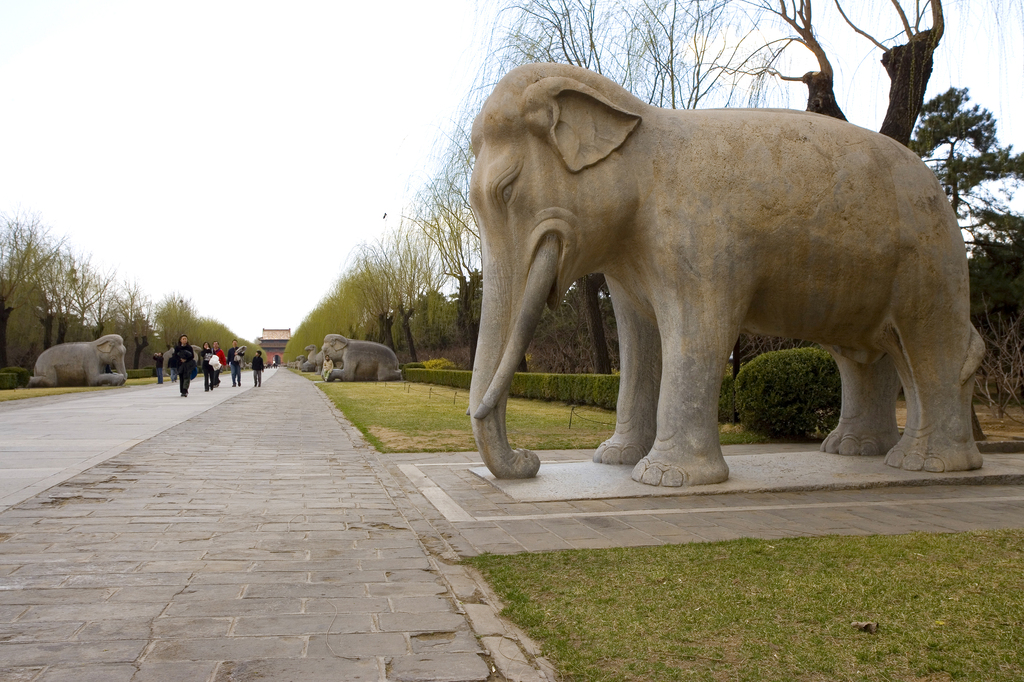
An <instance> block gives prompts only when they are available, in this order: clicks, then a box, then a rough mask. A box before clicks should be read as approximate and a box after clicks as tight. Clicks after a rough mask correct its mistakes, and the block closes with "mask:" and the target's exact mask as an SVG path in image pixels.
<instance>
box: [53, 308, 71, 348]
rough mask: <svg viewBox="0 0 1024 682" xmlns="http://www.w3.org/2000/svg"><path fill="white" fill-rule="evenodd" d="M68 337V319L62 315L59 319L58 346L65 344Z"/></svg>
mask: <svg viewBox="0 0 1024 682" xmlns="http://www.w3.org/2000/svg"><path fill="white" fill-rule="evenodd" d="M67 335H68V318H66V317H64V316H63V315H61V316H60V317H58V318H57V340H56V344H57V345H60V344H62V343H64V339H66V338H67Z"/></svg>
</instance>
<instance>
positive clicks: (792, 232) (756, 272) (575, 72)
mask: <svg viewBox="0 0 1024 682" xmlns="http://www.w3.org/2000/svg"><path fill="white" fill-rule="evenodd" d="M472 146H473V150H474V153H475V154H476V162H475V165H474V171H473V178H472V183H471V190H470V200H471V202H472V205H473V208H474V212H475V214H476V215H477V217H478V219H479V223H480V236H481V241H482V244H483V250H482V252H483V273H484V279H485V281H486V282H488V286H486V287H485V288H484V297H483V304H482V312H481V322H480V338H479V343H478V346H477V353H476V359H475V366H474V372H473V383H472V387H471V395H470V414H471V415H472V416H473V419H472V423H473V432H474V435H475V436H476V441H477V445H478V447H479V450H480V453H481V455H482V456H483V459H484V463H485V464H486V465H487V467H488V468H489V469H490V470H491V472H492V473H493V474H494V475H495V476H496V477H498V478H530V477H533V476H535V475H536V473H537V470H538V468H539V466H540V462H539V460H538V458H537V456H536V455H535V454H534V453H532V452H530V451H528V450H512V449H511V448H510V447H509V444H508V440H507V438H506V433H505V409H504V404H505V400H506V398H507V394H508V389H509V386H510V384H511V381H512V377H513V374H514V372H515V370H516V368H517V367H518V365H519V363H520V360H521V359H522V358H523V354H524V353H525V351H526V349H527V346H528V344H529V342H530V338H531V336H532V335H533V332H534V329H535V328H536V325H537V323H538V321H539V320H540V314H541V312H542V310H543V307H544V305H545V303H550V304H554V303H556V302H557V301H558V300H560V299H561V297H562V295H563V294H564V292H565V291H566V290H567V289H568V287H569V286H570V285H571V284H572V282H573V281H575V280H576V279H578V278H580V277H582V276H584V275H586V274H587V273H591V272H601V273H604V275H605V278H606V280H607V282H608V286H609V289H610V291H611V295H612V301H613V304H614V306H615V318H616V323H617V326H618V334H619V344H620V349H621V356H622V359H621V378H620V388H619V398H618V409H617V419H618V423H617V426H616V431H615V434H614V435H613V436H612V437H611V438H610V439H608V440H607V441H606V442H605V443H603V444H602V445H601V446H600V447H599V448H598V450H597V452H596V453H595V454H594V459H595V461H598V462H601V463H604V464H629V465H633V466H634V468H633V472H632V476H633V478H634V480H636V481H639V482H642V483H645V484H648V485H656V486H670V487H677V486H683V485H704V484H711V483H720V482H722V481H724V480H726V479H727V478H728V475H729V468H728V466H726V463H725V460H724V459H723V457H722V452H721V447H720V444H719V439H718V428H717V401H718V393H719V387H720V384H721V380H722V375H723V369H724V367H725V365H726V362H727V360H728V358H729V354H730V352H731V350H732V348H733V345H734V343H735V341H736V338H737V336H738V335H739V334H740V333H741V332H752V333H758V334H767V335H773V336H783V337H794V338H800V339H806V340H809V341H815V342H818V343H820V344H822V345H823V346H824V347H825V348H826V349H827V350H828V351H829V352H830V353H831V354H832V355H833V356H834V357H835V358H836V361H837V363H838V364H839V370H840V373H841V375H842V380H843V411H842V418H841V419H840V422H839V426H838V427H837V429H836V431H835V432H834V433H833V434H832V435H831V436H830V437H829V438H828V439H827V440H826V441H825V443H824V444H823V449H824V450H826V451H827V452H832V453H837V454H844V455H845V454H863V455H870V454H885V453H886V452H888V454H886V457H885V463H886V464H888V465H890V466H893V467H897V468H902V469H907V470H915V471H916V470H922V469H923V470H927V471H932V472H942V471H962V470H969V469H976V468H979V467H980V466H981V463H982V459H981V455H980V453H979V452H978V449H977V447H976V446H975V444H974V440H973V438H972V435H971V424H970V400H971V395H972V391H973V377H974V371H975V369H976V368H977V366H978V364H979V363H980V361H981V357H982V355H983V354H984V344H983V342H982V341H981V337H980V336H979V335H978V333H977V331H976V330H975V329H974V328H973V327H972V326H971V322H970V300H969V291H968V289H969V287H968V277H967V260H966V255H965V249H964V243H963V238H962V237H961V234H960V227H959V225H958V223H957V219H956V216H955V214H954V213H953V210H952V208H951V207H950V205H949V202H948V201H947V199H946V197H945V193H944V191H943V189H942V187H941V186H940V184H939V183H938V181H937V180H936V178H935V175H934V173H932V171H931V170H930V169H929V168H928V167H927V166H926V165H925V164H924V163H922V161H921V160H920V159H919V158H918V157H917V156H916V155H915V154H914V153H913V152H911V151H910V150H909V149H907V148H906V147H904V146H902V145H900V144H899V143H897V142H895V141H893V140H892V139H890V138H887V137H885V136H882V135H879V134H877V133H873V132H871V131H868V130H865V129H863V128H859V127H857V126H854V125H851V124H849V123H846V122H844V121H839V120H837V119H833V118H828V117H825V116H820V115H817V114H811V113H807V112H796V111H781V110H756V109H751V110H743V109H728V110H666V109H660V108H657V107H653V106H650V105H648V104H646V103H644V102H642V101H640V100H639V99H637V98H636V97H634V96H632V95H631V94H630V93H628V92H627V91H626V90H624V89H623V88H621V87H620V86H618V85H617V84H615V83H614V82H612V81H610V80H608V79H607V78H604V77H603V76H600V75H598V74H596V73H593V72H591V71H587V70H585V69H581V68H577V67H572V66H565V65H559V64H533V65H528V66H523V67H520V68H518V69H515V70H513V71H511V72H510V73H509V74H508V75H506V76H505V77H504V78H503V79H502V80H501V81H500V82H499V83H498V85H497V86H496V87H495V89H494V92H493V93H492V95H491V96H490V98H489V99H488V100H487V102H486V103H485V104H484V106H483V109H482V110H481V112H480V114H479V115H478V116H477V118H476V121H475V123H474V125H473V145H472ZM901 383H902V386H903V390H904V393H905V394H906V395H907V402H908V404H913V405H916V406H918V407H917V409H914V410H911V411H910V414H909V417H908V423H907V428H906V429H905V430H904V432H903V435H902V437H900V435H899V433H898V432H897V430H896V420H895V401H896V396H897V393H898V391H899V387H900V384H901Z"/></svg>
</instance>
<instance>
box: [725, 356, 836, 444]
mask: <svg viewBox="0 0 1024 682" xmlns="http://www.w3.org/2000/svg"><path fill="white" fill-rule="evenodd" d="M842 400H843V398H842V387H841V384H840V379H839V368H838V367H837V366H836V363H835V361H834V360H833V359H832V356H831V355H829V354H828V353H827V352H825V351H824V350H822V349H820V348H794V349H792V350H782V351H775V352H771V353H764V354H763V355H759V356H757V357H756V358H754V359H753V360H751V361H750V362H748V363H747V364H745V365H744V366H743V368H742V369H740V373H739V376H738V377H737V378H736V405H737V408H738V409H739V413H740V421H741V422H742V423H743V426H744V427H746V428H747V429H749V430H751V431H756V432H758V433H761V434H764V435H766V436H771V437H776V438H785V437H802V436H806V435H809V434H815V433H817V434H825V433H828V432H829V431H831V430H832V429H834V428H835V426H836V424H837V423H838V422H839V411H840V408H841V407H842Z"/></svg>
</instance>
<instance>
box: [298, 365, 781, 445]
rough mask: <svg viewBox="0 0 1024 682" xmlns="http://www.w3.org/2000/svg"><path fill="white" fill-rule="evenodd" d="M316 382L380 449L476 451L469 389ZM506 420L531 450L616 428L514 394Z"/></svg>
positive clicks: (598, 414) (748, 439)
mask: <svg viewBox="0 0 1024 682" xmlns="http://www.w3.org/2000/svg"><path fill="white" fill-rule="evenodd" d="M299 374H300V376H306V377H307V378H310V379H316V378H317V375H316V374H311V373H301V372H300V373H299ZM318 386H319V387H320V389H321V390H322V391H323V392H324V393H326V394H327V395H328V396H329V397H330V398H331V400H332V401H334V404H335V405H336V406H337V407H338V409H339V410H341V411H342V412H343V413H344V414H345V416H346V417H347V418H348V419H349V420H350V421H351V422H352V423H353V424H355V426H356V428H358V429H359V430H360V431H361V432H362V433H363V434H364V435H365V436H366V438H367V440H369V441H370V443H371V444H372V445H373V446H374V447H376V448H377V449H378V450H380V451H381V452H459V451H468V450H476V442H475V441H474V440H473V431H472V427H471V426H470V421H469V417H468V416H466V408H467V407H468V406H469V392H468V391H466V390H463V389H459V390H456V389H452V388H449V387H447V386H432V385H429V384H416V383H400V382H395V383H391V382H388V383H378V382H358V383H347V382H344V383H343V382H338V381H332V382H323V383H320V384H318ZM570 417H571V418H572V426H571V427H570V425H569V420H570ZM506 419H507V427H508V437H509V442H510V443H511V444H512V447H514V448H529V449H531V450H563V449H565V450H569V449H594V448H596V447H597V446H598V445H600V444H601V443H602V442H604V441H605V440H606V439H607V438H609V437H610V436H611V435H612V433H614V431H615V412H614V411H612V410H603V409H601V408H597V407H590V406H586V407H576V408H572V407H571V406H569V405H565V404H564V403H557V402H547V401H543V400H526V399H522V398H510V399H509V401H508V410H507V413H506ZM722 428H723V430H722V443H723V444H727V445H728V444H732V443H756V442H765V440H764V438H762V437H760V436H758V435H756V434H753V433H748V432H745V431H743V430H742V429H740V428H738V427H731V426H728V427H722Z"/></svg>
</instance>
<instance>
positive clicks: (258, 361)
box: [153, 334, 264, 398]
mask: <svg viewBox="0 0 1024 682" xmlns="http://www.w3.org/2000/svg"><path fill="white" fill-rule="evenodd" d="M170 352H171V353H172V355H171V357H170V359H169V360H168V362H167V366H168V368H169V369H170V372H171V381H174V378H175V374H177V378H178V385H179V387H180V389H181V397H182V398H187V397H188V389H189V385H190V384H191V382H192V378H193V376H194V374H198V369H197V367H196V363H197V362H198V361H201V362H202V369H203V388H204V390H205V391H207V392H209V391H212V390H213V389H215V388H217V387H218V386H220V373H221V370H222V369H223V368H224V366H225V365H226V366H228V367H229V368H230V369H231V385H232V386H241V385H242V363H243V362H244V361H245V356H244V350H243V349H241V348H239V347H238V341H237V340H232V341H231V348H228V352H227V354H225V353H224V351H223V350H221V348H220V342H218V341H214V342H213V345H212V346H211V345H210V344H209V342H203V347H202V350H200V351H199V355H200V357H199V358H196V353H195V351H194V350H193V348H192V344H190V343H189V341H188V335H187V334H182V335H181V336H180V337H179V338H178V345H176V346H175V347H174V348H173V349H171V351H170ZM153 360H154V362H156V363H157V383H160V384H162V383H163V382H164V380H163V379H164V376H163V361H164V356H163V353H157V354H155V355H154V356H153ZM263 368H264V362H263V351H260V350H257V351H256V356H255V357H254V358H253V359H252V373H253V383H254V385H256V386H262V385H263Z"/></svg>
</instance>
